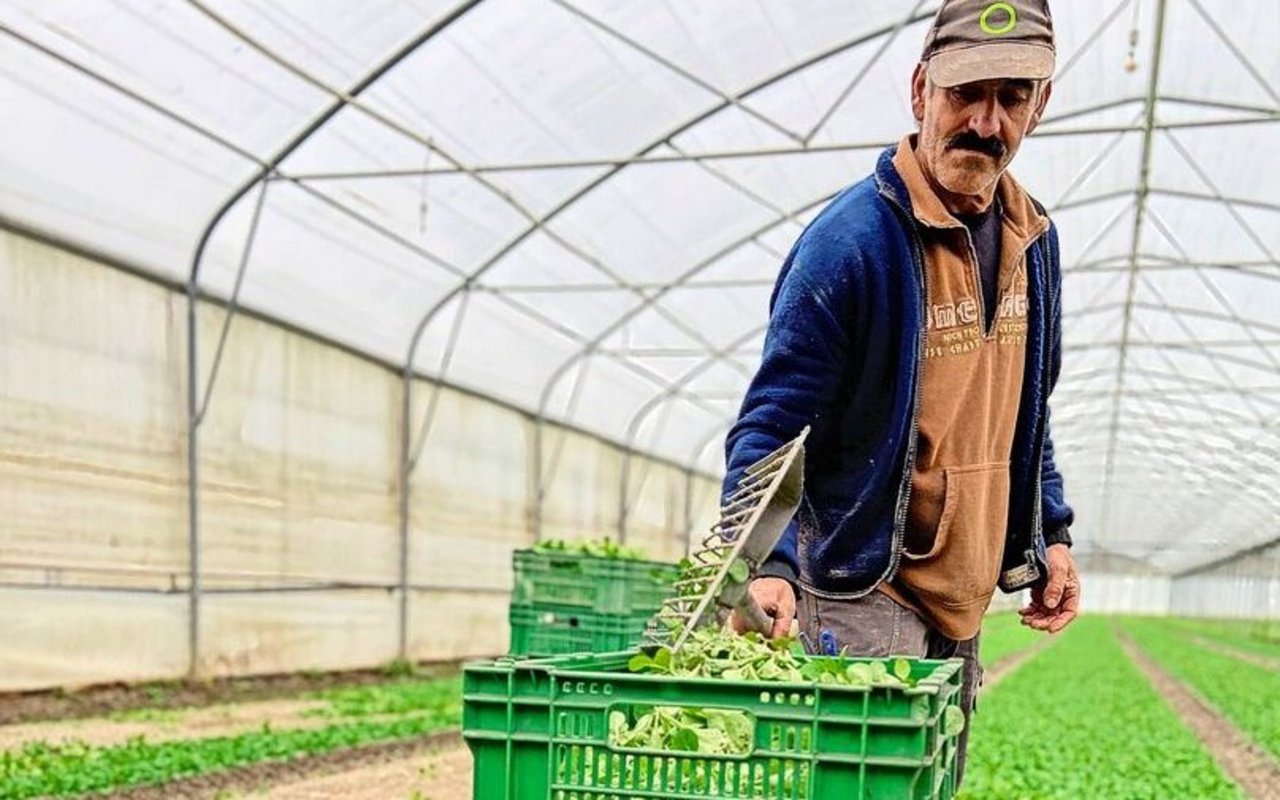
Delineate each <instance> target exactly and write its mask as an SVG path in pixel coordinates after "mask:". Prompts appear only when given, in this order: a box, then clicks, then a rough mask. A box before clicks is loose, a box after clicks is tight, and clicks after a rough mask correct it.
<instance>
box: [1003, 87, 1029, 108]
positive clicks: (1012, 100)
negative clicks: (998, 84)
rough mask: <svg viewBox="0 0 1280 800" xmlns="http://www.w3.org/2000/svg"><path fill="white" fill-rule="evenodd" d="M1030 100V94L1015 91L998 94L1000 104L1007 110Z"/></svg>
mask: <svg viewBox="0 0 1280 800" xmlns="http://www.w3.org/2000/svg"><path fill="white" fill-rule="evenodd" d="M1030 100H1031V93H1030V92H1024V91H1017V92H1001V93H1000V104H1001V105H1003V106H1006V107H1008V108H1015V107H1017V106H1020V105H1022V104H1023V103H1026V102H1029V101H1030Z"/></svg>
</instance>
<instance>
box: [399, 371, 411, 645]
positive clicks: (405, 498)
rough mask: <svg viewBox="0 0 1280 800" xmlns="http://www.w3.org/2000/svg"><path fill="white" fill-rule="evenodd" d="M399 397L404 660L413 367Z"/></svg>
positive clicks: (404, 376) (405, 375)
mask: <svg viewBox="0 0 1280 800" xmlns="http://www.w3.org/2000/svg"><path fill="white" fill-rule="evenodd" d="M401 384H402V389H401V394H400V475H399V484H400V487H399V488H400V531H399V533H400V542H399V544H400V554H399V559H400V561H399V568H400V575H399V586H398V589H399V592H400V597H399V601H400V602H399V613H398V616H397V629H398V630H397V634H398V636H397V642H398V644H397V646H396V655H397V657H398V658H400V659H402V660H404V659H407V658H408V657H409V529H410V527H411V526H410V524H409V513H410V503H409V499H410V486H409V479H410V476H411V475H412V473H413V465H412V464H410V463H409V443H410V441H411V440H412V438H413V437H412V436H411V434H410V431H409V426H410V425H412V424H413V416H412V409H413V367H412V365H410V364H407V363H406V364H405V367H404V372H403V373H402V375H401Z"/></svg>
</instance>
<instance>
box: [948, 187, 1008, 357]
mask: <svg viewBox="0 0 1280 800" xmlns="http://www.w3.org/2000/svg"><path fill="white" fill-rule="evenodd" d="M956 219H958V220H960V221H961V222H963V223H964V226H965V227H966V228H968V229H969V236H970V238H972V239H973V249H974V250H975V251H976V252H977V255H978V275H979V276H980V277H981V279H982V281H981V282H982V305H983V307H984V308H985V309H986V316H985V317H983V319H985V320H986V322H987V330H986V332H987V333H989V332H990V331H991V323H992V322H993V321H994V320H995V316H996V301H997V300H998V297H997V295H998V294H999V289H1000V228H1001V225H1000V201H999V200H996V201H995V202H993V203H992V204H991V205H990V206H989V207H988V208H987V210H986V211H984V212H982V213H981V214H957V215H956Z"/></svg>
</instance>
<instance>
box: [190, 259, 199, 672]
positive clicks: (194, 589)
mask: <svg viewBox="0 0 1280 800" xmlns="http://www.w3.org/2000/svg"><path fill="white" fill-rule="evenodd" d="M199 292H200V290H199V289H198V288H197V286H196V283H195V281H188V283H187V558H188V567H187V568H188V571H189V573H190V584H189V587H188V595H187V596H188V601H187V653H188V658H189V659H190V660H189V662H188V665H187V675H188V677H191V678H194V677H196V676H197V675H198V674H199V671H200V591H201V588H202V587H201V583H200V505H199V504H200V471H199V469H200V466H199V465H200V459H199V449H198V448H199V444H200V437H199V430H200V419H199V408H198V403H197V399H196V398H197V397H199V396H200V387H199V372H198V370H197V364H196V355H197V351H198V349H199V348H198V347H197V338H196V337H197V336H198V333H199V331H198V328H199V320H198V319H197V316H196V312H197V310H198V309H197V303H198V301H199Z"/></svg>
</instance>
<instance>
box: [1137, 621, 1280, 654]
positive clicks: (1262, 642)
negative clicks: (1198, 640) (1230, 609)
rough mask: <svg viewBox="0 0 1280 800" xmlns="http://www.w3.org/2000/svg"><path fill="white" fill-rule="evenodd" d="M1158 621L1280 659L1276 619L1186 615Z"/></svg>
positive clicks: (1221, 642) (1241, 649)
mask: <svg viewBox="0 0 1280 800" xmlns="http://www.w3.org/2000/svg"><path fill="white" fill-rule="evenodd" d="M1161 621H1162V622H1165V623H1166V624H1168V625H1170V626H1173V627H1175V628H1177V629H1178V630H1181V631H1183V632H1189V633H1192V634H1195V635H1196V636H1200V637H1202V638H1205V639H1208V640H1210V641H1214V642H1218V643H1220V644H1223V645H1226V646H1227V647H1230V648H1232V649H1233V650H1240V651H1242V652H1245V653H1252V654H1254V655H1260V656H1263V657H1264V658H1274V659H1277V660H1280V622H1276V621H1269V620H1202V619H1186V618H1174V619H1168V620H1161Z"/></svg>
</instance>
